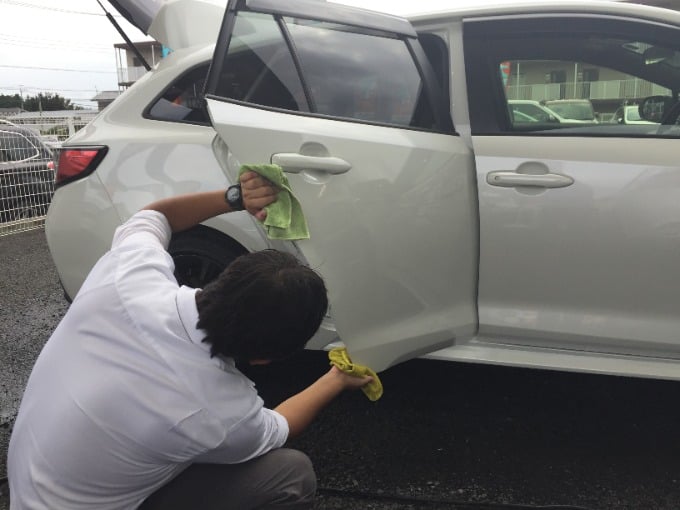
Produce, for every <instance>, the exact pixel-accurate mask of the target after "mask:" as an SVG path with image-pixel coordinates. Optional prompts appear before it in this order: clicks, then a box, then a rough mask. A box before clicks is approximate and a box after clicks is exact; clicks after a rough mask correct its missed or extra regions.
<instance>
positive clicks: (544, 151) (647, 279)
mask: <svg viewBox="0 0 680 510" xmlns="http://www.w3.org/2000/svg"><path fill="white" fill-rule="evenodd" d="M601 9H602V7H601ZM607 9H611V10H612V12H611V13H610V14H608V13H606V12H600V13H598V12H595V11H594V10H591V11H592V12H590V13H589V14H586V13H585V12H574V13H572V14H569V13H567V12H564V11H563V12H559V13H545V12H544V13H532V14H530V15H529V14H526V15H522V14H515V15H505V16H485V17H484V18H481V17H480V18H474V17H472V18H469V19H467V20H466V21H465V23H464V43H465V63H466V72H467V82H468V93H469V108H470V120H471V127H472V141H473V146H474V150H475V155H476V163H477V179H478V185H479V203H480V206H479V207H480V231H481V236H480V281H479V320H480V326H479V338H480V339H481V340H483V341H486V342H489V343H496V344H504V345H507V344H514V345H516V346H533V347H543V348H548V349H553V348H554V349H561V350H563V352H566V351H571V352H581V353H583V352H589V353H591V354H593V353H600V354H603V355H607V354H614V355H617V356H622V355H623V356H625V355H640V356H644V357H646V358H647V359H650V360H651V359H652V358H654V357H656V358H665V359H669V358H672V359H679V358H680V337H678V331H680V313H678V299H677V296H678V289H679V288H680V271H678V270H677V264H678V254H680V200H678V193H679V191H680V164H679V159H678V148H679V147H678V145H679V143H680V141H679V140H678V138H680V126H678V124H677V118H673V119H667V120H666V121H665V122H666V125H661V124H659V123H650V122H646V123H643V122H641V123H636V124H625V125H622V124H620V123H619V122H617V119H616V116H615V112H616V111H617V110H618V109H620V108H624V107H626V106H630V105H633V106H636V107H637V106H638V105H639V104H640V103H641V102H642V101H643V99H644V98H645V97H646V96H652V95H662V96H668V97H670V98H672V101H675V102H676V103H677V100H678V93H679V92H680V15H678V14H677V13H672V12H671V11H668V12H667V13H666V14H663V15H661V13H657V14H653V11H652V10H651V9H649V10H646V11H645V12H644V15H643V14H642V13H639V14H635V12H637V11H634V10H635V9H640V11H642V10H644V8H636V7H632V6H619V5H616V4H612V6H611V8H607ZM655 18H656V19H655ZM518 100H534V101H541V102H543V101H545V102H546V105H547V106H548V107H550V106H551V105H556V106H555V107H556V108H557V107H560V108H562V110H561V111H562V112H563V114H564V115H562V114H561V115H560V116H561V117H563V119H562V120H561V121H560V123H546V122H539V121H536V122H518V121H517V119H512V118H510V116H509V115H508V104H509V102H511V101H518ZM510 104H511V103H510ZM590 105H592V107H593V108H594V110H595V112H596V114H597V115H596V120H595V121H589V122H587V121H584V120H583V118H585V117H582V116H580V113H579V111H580V110H581V109H584V108H583V107H587V108H588V109H590ZM564 117H568V118H567V119H566V120H565V119H564ZM569 119H572V120H569ZM582 359H585V358H582ZM602 359H604V358H602ZM618 359H619V361H618V362H619V363H620V367H623V366H624V365H625V363H626V361H624V360H623V358H621V357H619V358H618ZM629 359H630V360H633V359H634V358H632V357H631V358H629ZM637 359H644V358H637ZM669 366H671V365H669ZM671 367H672V366H671ZM657 368H658V367H655V368H652V369H649V370H648V369H647V368H644V367H643V366H642V365H640V366H636V365H635V364H631V365H628V366H627V368H625V369H623V370H624V371H628V372H629V373H640V374H641V375H645V374H646V375H650V374H651V375H661V376H663V374H666V372H663V373H661V372H658V373H657V372H656V370H657ZM671 369H672V370H677V368H671ZM668 374H670V372H668Z"/></svg>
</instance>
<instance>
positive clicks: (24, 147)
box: [0, 121, 54, 236]
mask: <svg viewBox="0 0 680 510" xmlns="http://www.w3.org/2000/svg"><path fill="white" fill-rule="evenodd" d="M53 193H54V160H53V149H52V148H50V147H49V146H48V145H46V144H45V143H44V142H43V141H42V139H41V136H40V133H39V131H37V130H36V129H33V128H31V127H28V126H24V125H19V124H14V123H10V122H7V121H1V122H0V236H3V235H7V234H13V233H16V232H23V231H26V230H33V229H36V228H41V227H43V225H44V223H45V214H46V213H47V208H48V207H49V204H50V200H51V199H52V194H53Z"/></svg>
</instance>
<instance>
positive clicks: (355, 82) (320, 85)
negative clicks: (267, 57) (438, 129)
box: [288, 20, 431, 127]
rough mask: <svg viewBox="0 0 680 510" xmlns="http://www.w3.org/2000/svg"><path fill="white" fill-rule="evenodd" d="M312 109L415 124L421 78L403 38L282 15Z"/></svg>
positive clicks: (333, 113)
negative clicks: (309, 21)
mask: <svg viewBox="0 0 680 510" xmlns="http://www.w3.org/2000/svg"><path fill="white" fill-rule="evenodd" d="M288 29H289V31H290V34H291V37H292V38H293V42H294V43H295V47H296V48H297V50H298V53H299V56H300V64H301V66H302V69H303V73H304V77H305V80H306V81H307V83H308V85H309V88H310V91H311V95H312V98H313V100H314V106H315V108H316V111H317V112H319V113H322V114H326V115H332V116H336V117H350V118H353V119H359V120H368V121H374V122H380V123H387V124H398V125H403V126H418V127H431V116H430V123H429V125H427V126H420V125H419V120H418V119H417V118H416V113H417V112H416V110H417V109H418V108H419V107H420V108H423V107H425V108H426V105H419V99H420V96H421V92H422V90H421V89H422V82H421V79H420V75H419V74H418V70H417V68H416V66H415V63H414V62H413V58H412V57H411V54H410V53H409V50H408V48H407V47H406V45H405V44H404V42H403V41H401V40H399V39H391V38H387V37H380V36H376V35H371V34H365V33H357V32H355V31H351V30H348V29H347V28H346V27H341V26H337V25H333V24H329V23H314V24H311V23H303V22H300V21H297V22H296V21H295V20H288Z"/></svg>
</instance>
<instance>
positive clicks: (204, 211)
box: [144, 172, 278, 232]
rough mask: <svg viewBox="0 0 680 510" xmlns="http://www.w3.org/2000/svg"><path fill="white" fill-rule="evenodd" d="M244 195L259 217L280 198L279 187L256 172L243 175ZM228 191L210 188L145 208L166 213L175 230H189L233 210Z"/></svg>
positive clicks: (264, 215)
mask: <svg viewBox="0 0 680 510" xmlns="http://www.w3.org/2000/svg"><path fill="white" fill-rule="evenodd" d="M240 182H241V195H242V197H243V205H244V206H245V208H246V210H247V211H248V212H249V213H250V214H252V215H253V216H255V217H256V218H257V219H259V220H264V219H265V217H266V215H267V213H266V211H264V208H265V207H266V206H268V205H269V204H271V203H272V202H274V201H276V194H277V192H278V191H277V189H276V188H275V187H274V186H272V184H271V183H270V182H269V181H267V180H266V179H264V178H262V177H260V176H259V175H258V174H256V173H255V172H246V173H244V174H243V175H242V176H241V179H240ZM224 191H225V190H219V191H206V192H202V193H189V194H186V195H179V196H175V197H169V198H164V199H161V200H158V201H156V202H153V203H152V204H149V205H147V206H146V207H144V209H148V210H152V211H158V212H160V213H162V214H163V215H164V216H165V217H166V218H167V219H168V222H169V223H170V227H171V228H172V231H173V232H179V231H181V230H186V229H188V228H191V227H193V226H195V225H198V224H199V223H201V222H202V221H205V220H207V219H208V218H212V217H213V216H218V215H220V214H224V213H227V212H231V208H230V207H229V205H228V204H227V202H226V200H225V199H224Z"/></svg>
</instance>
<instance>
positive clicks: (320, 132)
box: [206, 0, 478, 370]
mask: <svg viewBox="0 0 680 510" xmlns="http://www.w3.org/2000/svg"><path fill="white" fill-rule="evenodd" d="M432 76H433V75H432V70H431V68H430V65H429V63H428V61H427V59H426V58H425V57H424V54H423V52H422V49H421V47H420V45H419V43H418V40H417V38H416V36H415V32H414V31H413V29H412V27H411V26H410V24H409V23H408V22H406V21H404V20H402V19H400V18H395V17H393V16H387V15H378V14H375V13H369V12H367V11H362V10H359V9H353V8H348V7H344V6H339V5H336V4H332V3H325V2H322V3H320V2H316V1H289V2H280V1H275V0H272V1H269V0H250V1H235V2H230V3H229V5H228V7H227V13H226V15H225V19H224V22H223V27H222V32H221V34H220V37H219V40H218V44H217V48H216V52H215V59H214V61H213V64H212V67H211V71H210V76H209V78H208V85H207V88H206V98H207V103H208V109H209V112H210V115H211V118H212V122H213V125H214V126H215V129H216V130H217V132H218V135H219V137H220V139H221V141H220V142H218V143H217V144H216V146H220V147H221V148H220V150H218V151H216V153H217V154H218V158H220V160H221V162H222V164H223V167H224V169H225V172H226V173H228V174H229V176H230V177H231V178H232V179H233V178H234V177H235V176H236V175H237V172H238V169H239V167H240V165H241V164H245V163H269V162H278V163H279V164H281V165H282V167H283V169H284V171H285V172H287V176H288V178H289V181H290V184H291V187H292V190H293V192H294V193H295V195H296V196H297V198H298V199H299V200H300V202H301V204H302V208H303V211H304V214H305V216H306V218H307V221H308V224H309V228H310V232H311V239H309V240H304V241H299V242H297V243H296V247H297V249H298V250H299V253H300V254H301V256H303V257H304V259H306V261H307V262H308V263H309V264H310V266H311V267H313V268H315V269H316V270H318V271H319V272H320V273H321V274H322V275H323V277H324V278H325V280H326V283H327V286H328V289H329V298H330V303H331V313H332V316H333V319H334V321H335V323H336V327H337V330H338V333H339V336H340V339H341V340H342V341H343V342H344V343H345V344H346V345H347V346H348V349H349V352H350V355H351V356H352V357H353V359H354V361H355V362H360V363H364V364H368V365H370V366H371V367H373V368H374V369H376V370H382V369H384V368H386V367H388V366H390V365H392V364H394V363H397V362H399V361H403V360H405V359H408V358H411V357H413V356H415V355H418V354H421V353H423V352H428V351H432V350H434V349H437V348H439V347H441V346H444V345H450V344H451V343H452V342H453V341H455V340H457V339H464V338H468V337H470V336H471V335H473V334H474V332H475V329H476V326H477V316H476V308H475V293H476V283H477V280H476V278H477V251H478V227H477V206H476V189H475V177H474V162H473V157H472V154H471V151H470V149H469V147H468V146H467V145H466V144H465V143H463V141H461V139H460V137H459V136H458V135H457V134H456V132H455V131H454V129H453V126H452V125H451V121H450V118H449V116H448V114H447V113H446V112H447V111H448V105H447V104H445V103H443V102H442V101H443V100H442V98H441V95H440V93H439V91H438V84H437V83H436V80H434V79H433V77H432Z"/></svg>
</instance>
